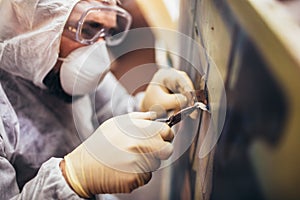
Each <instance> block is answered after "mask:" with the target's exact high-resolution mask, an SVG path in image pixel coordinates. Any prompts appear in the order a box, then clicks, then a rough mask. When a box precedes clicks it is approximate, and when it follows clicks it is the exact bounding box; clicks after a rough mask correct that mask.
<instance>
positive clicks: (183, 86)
mask: <svg viewBox="0 0 300 200" xmlns="http://www.w3.org/2000/svg"><path fill="white" fill-rule="evenodd" d="M176 71H177V73H178V74H179V76H180V78H178V79H177V81H178V85H179V87H178V91H179V92H181V93H183V92H189V91H194V90H195V88H194V85H193V83H192V80H191V79H190V77H189V76H188V75H187V73H186V72H184V71H179V70H176Z"/></svg>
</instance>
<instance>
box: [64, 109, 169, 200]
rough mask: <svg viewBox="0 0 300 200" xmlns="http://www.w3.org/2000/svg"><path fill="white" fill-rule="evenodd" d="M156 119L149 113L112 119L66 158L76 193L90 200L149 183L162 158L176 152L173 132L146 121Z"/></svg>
mask: <svg viewBox="0 0 300 200" xmlns="http://www.w3.org/2000/svg"><path fill="white" fill-rule="evenodd" d="M154 115H155V114H154ZM155 117H156V116H153V113H150V112H148V113H131V114H127V115H122V116H118V117H114V118H111V119H109V120H107V121H105V122H104V123H103V124H102V125H101V126H100V127H99V128H98V129H97V130H96V131H95V133H93V135H91V136H90V137H89V138H88V139H87V140H86V141H84V142H83V143H82V144H81V145H80V146H78V147H77V148H76V149H75V150H74V151H72V152H71V153H70V154H68V155H67V156H65V158H64V161H63V162H62V164H61V168H62V171H63V174H64V176H65V178H66V180H67V182H68V183H69V185H70V186H71V187H72V188H73V190H74V191H75V192H76V193H77V194H78V195H79V196H81V197H85V198H87V197H90V196H92V195H94V194H99V193H128V192H131V191H132V190H134V189H135V188H137V187H139V186H142V185H144V184H146V183H147V182H148V181H149V180H150V179H151V172H152V171H154V170H156V169H158V168H159V166H160V162H161V159H167V158H168V157H169V156H170V155H171V153H172V152H173V146H172V144H171V143H170V142H169V141H171V140H172V139H173V137H174V135H173V132H172V131H171V129H170V128H169V127H168V126H167V125H166V124H165V123H159V122H155V121H151V120H146V119H154V118H155Z"/></svg>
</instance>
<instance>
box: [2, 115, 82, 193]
mask: <svg viewBox="0 0 300 200" xmlns="http://www.w3.org/2000/svg"><path fill="white" fill-rule="evenodd" d="M0 126H1V127H0V129H1V138H0V156H1V157H0V177H1V181H0V199H81V198H80V197H79V196H78V195H77V194H76V193H75V192H74V191H73V190H72V189H71V188H70V187H69V185H68V184H67V183H66V181H65V179H64V177H63V176H62V174H61V170H60V168H59V162H60V161H61V158H51V159H50V160H48V161H47V162H45V163H44V164H43V165H42V167H41V168H40V170H39V172H38V174H37V175H36V176H35V177H34V178H33V179H32V180H31V181H29V182H28V183H26V184H25V186H24V187H23V189H22V191H20V190H19V188H18V185H17V181H16V173H15V170H14V167H13V165H12V164H11V163H10V162H9V160H8V159H7V157H6V155H7V154H6V152H5V149H6V148H5V141H4V140H3V137H2V135H3V131H4V128H3V123H2V120H1V124H0Z"/></svg>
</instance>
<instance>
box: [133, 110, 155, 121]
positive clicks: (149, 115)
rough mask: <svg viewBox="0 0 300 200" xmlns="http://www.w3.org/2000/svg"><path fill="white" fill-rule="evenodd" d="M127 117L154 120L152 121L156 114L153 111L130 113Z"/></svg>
mask: <svg viewBox="0 0 300 200" xmlns="http://www.w3.org/2000/svg"><path fill="white" fill-rule="evenodd" d="M129 117H130V118H131V119H146V120H154V119H156V117H157V114H156V112H154V111H149V112H132V113H129Z"/></svg>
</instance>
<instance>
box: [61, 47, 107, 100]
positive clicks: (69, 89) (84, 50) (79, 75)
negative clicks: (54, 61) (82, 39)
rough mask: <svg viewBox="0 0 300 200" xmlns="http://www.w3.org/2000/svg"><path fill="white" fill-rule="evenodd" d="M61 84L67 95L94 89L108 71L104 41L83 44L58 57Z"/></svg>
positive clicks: (82, 93)
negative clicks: (60, 63) (60, 64)
mask: <svg viewBox="0 0 300 200" xmlns="http://www.w3.org/2000/svg"><path fill="white" fill-rule="evenodd" d="M60 60H62V61H63V64H62V66H61V68H60V82H61V86H62V88H63V89H64V91H65V92H66V93H68V94H69V95H84V94H88V93H90V92H92V91H95V90H96V88H97V86H98V85H99V83H100V81H101V79H103V76H105V74H106V73H107V72H108V70H109V66H110V58H109V55H108V51H107V48H106V43H105V41H101V42H97V43H94V44H93V45H88V46H83V47H80V48H78V49H75V50H74V51H72V52H71V53H70V54H69V55H68V56H67V57H66V58H60Z"/></svg>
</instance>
